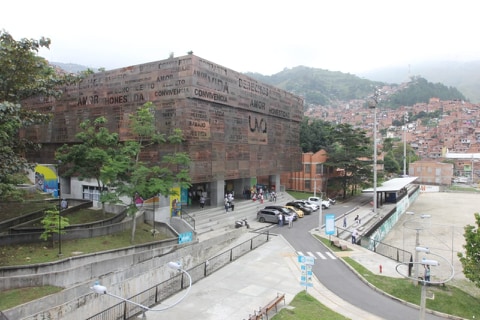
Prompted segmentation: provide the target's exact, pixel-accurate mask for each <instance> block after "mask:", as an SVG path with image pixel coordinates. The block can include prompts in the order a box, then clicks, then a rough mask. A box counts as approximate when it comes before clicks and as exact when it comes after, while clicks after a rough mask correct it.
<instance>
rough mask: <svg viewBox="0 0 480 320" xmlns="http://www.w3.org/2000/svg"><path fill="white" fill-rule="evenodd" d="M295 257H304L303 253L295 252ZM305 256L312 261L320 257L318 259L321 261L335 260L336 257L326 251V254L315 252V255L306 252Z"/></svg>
mask: <svg viewBox="0 0 480 320" xmlns="http://www.w3.org/2000/svg"><path fill="white" fill-rule="evenodd" d="M297 255H299V256H305V255H304V254H303V252H301V251H297ZM306 256H309V257H313V258H314V259H318V258H319V257H320V259H322V260H327V259H332V260H336V259H337V257H336V256H335V255H334V254H332V253H331V252H328V251H326V252H319V251H317V252H315V253H312V252H310V251H308V252H307V254H306Z"/></svg>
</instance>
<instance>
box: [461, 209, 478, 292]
mask: <svg viewBox="0 0 480 320" xmlns="http://www.w3.org/2000/svg"><path fill="white" fill-rule="evenodd" d="M474 216H475V221H476V224H477V225H476V226H472V225H467V226H466V227H465V233H464V234H463V236H464V237H465V244H464V245H463V247H464V248H465V254H463V253H461V252H459V253H458V257H459V258H460V262H461V263H462V267H463V274H464V275H465V277H466V278H467V279H469V280H470V281H472V282H473V283H474V284H475V286H477V287H479V288H480V233H479V230H480V213H478V212H476V213H475V214H474Z"/></svg>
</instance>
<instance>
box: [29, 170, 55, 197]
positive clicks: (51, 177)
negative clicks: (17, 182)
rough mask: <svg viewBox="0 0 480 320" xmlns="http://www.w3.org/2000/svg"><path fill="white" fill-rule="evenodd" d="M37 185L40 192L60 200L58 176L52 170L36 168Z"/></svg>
mask: <svg viewBox="0 0 480 320" xmlns="http://www.w3.org/2000/svg"><path fill="white" fill-rule="evenodd" d="M35 185H36V187H37V189H38V190H41V191H43V192H47V193H51V194H52V195H53V196H54V197H55V198H58V176H57V173H56V172H55V171H54V170H52V168H50V167H47V166H43V165H37V166H36V167H35Z"/></svg>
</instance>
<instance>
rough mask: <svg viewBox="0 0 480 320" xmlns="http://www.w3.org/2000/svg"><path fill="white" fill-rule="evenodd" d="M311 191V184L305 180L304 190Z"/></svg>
mask: <svg viewBox="0 0 480 320" xmlns="http://www.w3.org/2000/svg"><path fill="white" fill-rule="evenodd" d="M311 189H312V182H311V181H310V180H305V190H311Z"/></svg>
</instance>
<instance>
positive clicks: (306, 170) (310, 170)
mask: <svg viewBox="0 0 480 320" xmlns="http://www.w3.org/2000/svg"><path fill="white" fill-rule="evenodd" d="M327 158H328V155H327V152H326V151H325V150H320V151H317V152H316V153H313V152H307V153H303V154H302V167H303V168H302V170H301V171H292V172H288V173H284V174H282V176H281V181H282V185H284V186H285V188H286V189H287V190H295V191H304V192H315V193H321V192H325V189H326V183H327V179H328V177H327V175H325V174H324V173H325V172H324V170H323V163H325V161H327Z"/></svg>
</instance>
